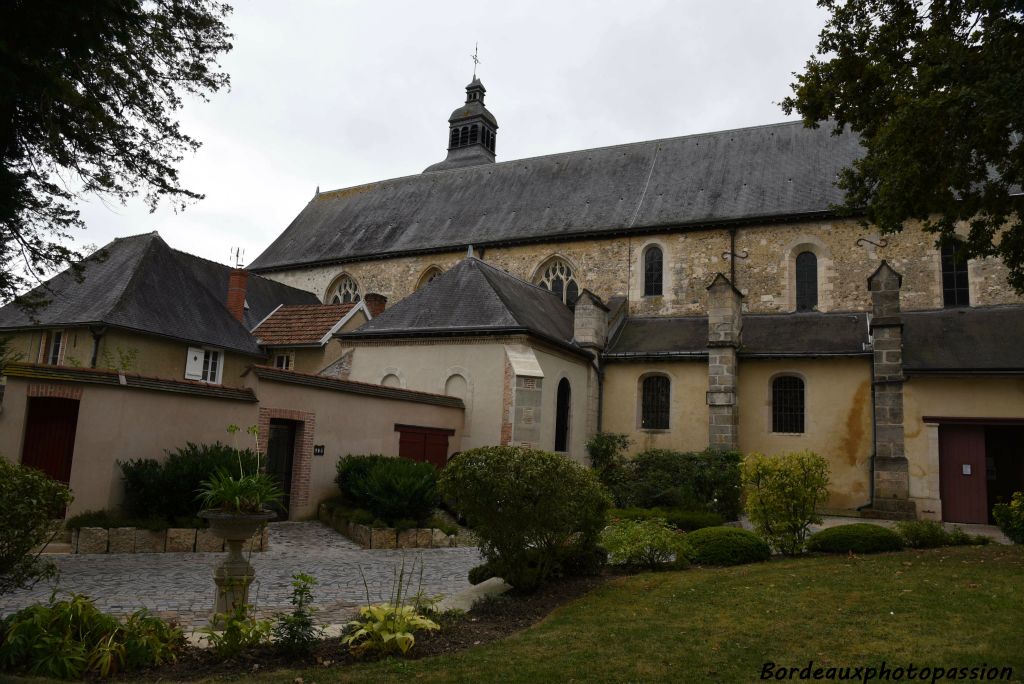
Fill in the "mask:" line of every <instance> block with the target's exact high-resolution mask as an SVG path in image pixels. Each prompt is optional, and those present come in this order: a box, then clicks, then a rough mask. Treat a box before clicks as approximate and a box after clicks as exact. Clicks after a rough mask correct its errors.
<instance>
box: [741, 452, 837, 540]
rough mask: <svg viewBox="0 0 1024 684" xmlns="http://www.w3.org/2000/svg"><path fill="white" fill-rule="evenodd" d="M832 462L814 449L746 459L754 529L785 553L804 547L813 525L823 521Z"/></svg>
mask: <svg viewBox="0 0 1024 684" xmlns="http://www.w3.org/2000/svg"><path fill="white" fill-rule="evenodd" d="M828 475H829V468H828V462H827V461H825V459H824V458H822V457H821V456H819V455H817V454H815V453H814V452H812V451H797V452H793V453H788V454H781V455H778V456H765V455H764V454H757V453H753V454H748V455H747V456H746V457H745V458H744V459H743V467H742V476H743V493H744V495H745V497H746V512H747V517H748V518H749V519H750V522H751V524H752V525H753V526H754V530H755V531H757V533H758V534H759V535H761V537H762V538H763V539H764V540H765V541H767V542H768V543H769V544H770V545H771V546H772V547H773V548H775V549H776V550H777V551H779V552H780V553H782V554H784V555H794V554H797V553H800V552H801V551H803V549H804V545H805V544H806V542H807V536H808V534H809V533H810V527H811V525H813V524H820V523H821V516H820V515H819V514H818V512H817V509H818V506H821V505H822V504H824V503H825V502H826V501H827V500H828Z"/></svg>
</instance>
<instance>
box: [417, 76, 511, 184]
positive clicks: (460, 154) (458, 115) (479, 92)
mask: <svg viewBox="0 0 1024 684" xmlns="http://www.w3.org/2000/svg"><path fill="white" fill-rule="evenodd" d="M486 93H487V89H486V88H484V84H483V83H481V82H480V79H479V78H476V77H475V76H474V78H473V82H472V83H470V84H469V85H468V86H466V103H465V104H464V105H462V106H461V107H459V108H458V109H456V110H455V111H454V112H452V115H451V116H450V117H448V156H447V157H445V159H444V161H441V162H438V163H437V164H433V165H431V166H428V167H427V168H426V169H425V170H424V173H426V172H428V171H443V170H445V169H457V168H460V167H463V166H476V165H478V164H493V163H494V152H495V148H496V145H497V138H498V120H497V119H495V118H494V115H493V114H491V113H490V112H489V111H488V110H487V107H485V106H484V95H486Z"/></svg>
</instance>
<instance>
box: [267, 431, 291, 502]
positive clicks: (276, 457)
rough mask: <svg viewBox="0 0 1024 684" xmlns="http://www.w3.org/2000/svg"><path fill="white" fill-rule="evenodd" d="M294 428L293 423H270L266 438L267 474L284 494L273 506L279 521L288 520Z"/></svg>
mask: <svg viewBox="0 0 1024 684" xmlns="http://www.w3.org/2000/svg"><path fill="white" fill-rule="evenodd" d="M296 428H297V425H296V424H295V421H291V420H277V419H272V420H271V421H270V435H269V437H268V438H267V474H268V475H270V476H271V477H273V478H274V479H275V480H277V483H278V484H279V485H280V486H281V491H283V492H284V497H282V498H281V503H280V504H278V505H277V506H274V510H275V511H276V512H277V514H278V518H279V519H280V520H287V519H288V508H289V506H290V504H291V492H292V467H293V465H294V462H295V433H296Z"/></svg>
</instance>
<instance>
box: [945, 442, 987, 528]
mask: <svg viewBox="0 0 1024 684" xmlns="http://www.w3.org/2000/svg"><path fill="white" fill-rule="evenodd" d="M985 477H986V476H985V427H984V426H983V425H940V426H939V492H940V494H941V496H942V519H943V520H945V521H947V522H961V523H981V524H985V523H987V522H988V485H987V483H986V481H985Z"/></svg>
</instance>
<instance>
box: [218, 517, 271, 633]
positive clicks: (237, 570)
mask: <svg viewBox="0 0 1024 684" xmlns="http://www.w3.org/2000/svg"><path fill="white" fill-rule="evenodd" d="M199 515H200V516H201V517H203V518H206V519H207V520H209V521H210V531H211V532H213V534H215V535H216V536H218V537H220V538H221V539H223V540H224V541H225V542H226V545H227V548H228V555H227V558H225V559H224V560H222V561H221V562H220V563H219V564H218V565H217V567H216V568H215V569H214V571H213V582H214V584H216V585H217V599H216V601H215V602H214V607H213V613H214V619H213V622H214V623H217V622H219V621H218V619H217V615H218V614H231V613H233V612H235V610H236V609H237V608H238V607H239V606H245V605H248V603H249V585H250V584H252V580H253V578H254V577H256V571H255V570H254V569H253V567H252V565H250V564H249V561H248V560H246V558H245V556H244V555H242V545H243V544H245V543H246V542H247V541H249V539H250V538H251V537H252V535H253V534H254V533H255V532H256V530H258V529H259V528H260V527H261V526H262V525H265V524H266V523H267V521H269V520H272V519H273V518H274V517H275V516H276V514H275V513H271V512H269V511H268V512H266V513H249V514H238V513H226V512H224V511H203V512H201V513H200V514H199Z"/></svg>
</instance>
